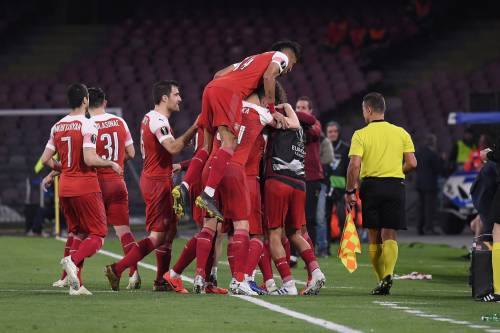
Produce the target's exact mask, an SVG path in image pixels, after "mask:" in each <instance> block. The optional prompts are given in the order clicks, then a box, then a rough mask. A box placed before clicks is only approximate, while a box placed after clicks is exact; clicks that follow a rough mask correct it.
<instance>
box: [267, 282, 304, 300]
mask: <svg viewBox="0 0 500 333" xmlns="http://www.w3.org/2000/svg"><path fill="white" fill-rule="evenodd" d="M298 294H299V293H298V291H297V287H295V281H294V280H290V281H288V282H285V283H283V285H282V286H281V288H279V289H276V290H275V291H273V292H271V293H269V295H272V296H297V295H298Z"/></svg>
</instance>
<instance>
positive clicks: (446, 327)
mask: <svg viewBox="0 0 500 333" xmlns="http://www.w3.org/2000/svg"><path fill="white" fill-rule="evenodd" d="M184 242H185V241H184V240H182V239H176V240H175V242H174V253H173V260H175V259H176V258H177V257H178V254H179V251H180V250H181V249H182V246H183V245H184ZM63 245H64V243H62V242H61V241H58V240H55V239H40V238H15V237H0V264H1V267H0V332H6V333H7V332H9V333H10V332H33V333H35V332H36V333H38V332H72V333H73V332H75V333H76V332H90V333H93V332H95V333H98V332H140V333H153V332H185V333H189V332H197V333H198V332H237V333H240V332H269V333H271V332H273V333H274V332H286V333H292V332H327V331H332V330H329V329H327V328H325V327H322V326H319V325H315V324H312V323H309V322H307V321H304V320H301V319H297V318H294V317H290V316H288V315H284V314H280V313H277V312H273V311H271V310H269V309H266V308H264V307H261V306H259V305H256V304H252V303H250V302H247V301H245V300H242V299H238V298H236V297H231V296H220V295H193V294H189V295H178V294H175V293H172V292H169V293H153V292H152V291H151V286H152V281H153V279H154V272H153V271H151V270H149V269H146V268H142V267H141V268H140V273H141V277H142V282H143V287H142V289H141V290H139V291H136V292H128V291H126V290H125V288H124V287H125V282H126V281H122V289H123V290H122V291H120V292H118V293H114V292H108V290H109V287H108V284H107V281H106V280H105V278H104V275H103V273H102V271H103V267H104V265H106V264H108V263H111V262H113V261H114V259H112V258H109V257H107V256H105V255H102V254H97V255H95V256H94V257H92V258H91V259H89V260H87V261H86V263H85V268H84V272H83V278H84V282H85V286H86V287H87V288H88V289H89V290H91V291H92V292H94V295H93V296H89V297H83V296H82V297H70V296H69V295H67V293H66V291H67V290H61V289H56V288H52V287H51V284H52V282H53V281H55V280H56V279H57V278H58V276H59V273H60V266H59V259H60V257H61V255H62V251H63ZM104 249H105V250H108V251H111V252H114V253H117V254H121V247H120V244H119V242H118V241H117V240H107V241H106V244H105V246H104ZM463 254H465V251H464V250H462V249H456V248H450V247H447V246H435V245H423V244H413V245H411V246H410V245H408V244H401V245H400V251H399V262H398V265H397V267H396V274H398V273H399V274H402V273H409V272H412V271H419V272H425V273H429V274H432V275H433V280H431V281H395V284H394V287H393V290H392V295H390V296H385V297H384V296H371V295H369V292H370V290H371V289H372V288H373V287H374V285H375V278H374V275H373V273H372V270H371V267H370V265H369V260H368V258H367V255H366V254H362V255H360V256H358V258H359V260H358V264H359V268H358V270H357V271H356V272H354V273H353V274H349V273H348V272H347V271H346V269H345V268H344V267H343V266H342V265H341V263H340V261H339V260H338V259H337V258H334V257H332V258H329V259H322V260H320V265H321V268H322V270H323V271H324V273H325V275H326V277H327V284H326V286H327V288H326V289H323V290H322V291H321V294H320V295H318V296H314V297H312V296H310V297H300V296H299V297H271V296H265V297H259V298H260V299H262V300H264V301H265V302H268V303H271V304H276V305H280V306H282V307H284V308H286V309H289V310H293V311H296V312H299V313H302V314H305V315H309V316H312V317H314V318H318V319H323V320H326V321H329V322H332V323H336V324H340V325H343V326H346V327H348V328H351V329H353V330H357V331H362V332H384V333H387V332H426V333H430V332H495V331H497V330H498V332H500V323H495V322H493V323H491V322H484V321H481V315H484V314H491V313H500V305H498V304H482V303H478V302H474V301H473V300H472V299H471V297H470V290H469V288H468V286H467V270H468V263H467V262H466V261H464V260H463V259H460V256H461V255H463ZM154 261H155V258H154V255H150V256H148V257H147V258H146V259H145V260H144V262H146V263H150V264H154ZM222 261H225V258H222ZM219 272H220V273H219V281H220V285H221V286H227V284H228V283H229V269H228V266H227V265H224V264H219ZM192 273H193V265H191V266H190V267H189V269H188V270H187V271H186V272H185V274H186V275H187V276H190V277H192ZM293 274H294V276H295V278H296V279H297V280H302V281H304V280H305V278H306V273H305V271H304V269H303V264H302V263H300V264H299V268H296V269H294V270H293ZM258 278H259V281H260V276H258ZM277 282H278V280H277ZM185 286H186V287H187V288H188V289H190V288H191V286H190V285H189V283H186V284H185ZM298 287H299V288H301V287H303V286H302V285H298Z"/></svg>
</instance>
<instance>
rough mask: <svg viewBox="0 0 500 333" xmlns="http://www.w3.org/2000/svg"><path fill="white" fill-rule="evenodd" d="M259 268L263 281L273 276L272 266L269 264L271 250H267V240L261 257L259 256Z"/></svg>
mask: <svg viewBox="0 0 500 333" xmlns="http://www.w3.org/2000/svg"><path fill="white" fill-rule="evenodd" d="M259 268H260V271H261V272H262V277H263V278H264V282H266V281H267V280H270V279H272V278H273V267H272V266H271V252H270V251H269V241H266V242H265V243H264V250H263V251H262V257H260V261H259Z"/></svg>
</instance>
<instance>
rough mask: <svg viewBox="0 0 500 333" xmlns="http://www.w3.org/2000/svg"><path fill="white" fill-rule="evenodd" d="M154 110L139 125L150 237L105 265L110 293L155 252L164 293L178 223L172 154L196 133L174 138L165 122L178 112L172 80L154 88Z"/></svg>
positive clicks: (177, 94) (156, 288)
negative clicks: (128, 271) (125, 273)
mask: <svg viewBox="0 0 500 333" xmlns="http://www.w3.org/2000/svg"><path fill="white" fill-rule="evenodd" d="M153 99H154V104H155V108H154V110H152V111H150V112H148V113H147V114H146V115H145V116H144V118H143V120H142V124H141V153H142V158H143V159H144V168H143V170H142V175H141V182H140V187H141V192H142V196H143V198H144V201H145V203H146V230H147V231H148V232H149V237H146V238H144V239H143V240H141V241H139V242H138V244H137V245H138V246H137V247H134V248H133V249H132V250H130V252H128V253H127V255H126V256H125V257H124V258H123V259H122V260H120V261H118V262H117V263H114V264H112V265H108V266H106V269H105V273H106V277H107V278H108V280H109V283H110V285H111V288H112V289H113V290H119V288H120V276H121V274H122V272H123V271H124V270H125V269H126V268H127V267H130V266H132V265H137V263H138V262H139V261H140V260H141V259H142V258H144V257H145V256H147V255H148V254H149V253H151V252H152V251H153V250H155V249H156V266H157V268H156V280H155V282H154V285H153V290H154V291H166V290H168V289H169V288H168V285H167V283H166V282H165V280H164V279H163V274H164V273H165V272H167V271H168V268H169V265H170V256H171V249H172V241H173V238H174V237H175V233H176V231H177V220H176V218H175V214H174V212H173V207H172V195H171V189H172V155H175V154H178V153H179V152H181V151H182V149H184V147H185V146H186V145H187V144H188V143H189V141H190V140H191V138H192V137H193V136H194V134H195V133H196V129H197V127H196V123H195V124H193V125H192V126H191V127H190V128H189V129H188V130H187V131H186V132H185V133H184V134H183V135H181V136H180V137H178V138H177V139H174V136H173V134H172V130H171V128H170V124H169V121H168V119H169V118H170V116H171V115H172V113H174V112H179V111H180V103H181V96H180V92H179V84H178V83H177V82H175V81H173V80H170V81H160V82H157V83H155V84H154V86H153Z"/></svg>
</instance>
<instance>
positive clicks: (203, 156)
mask: <svg viewBox="0 0 500 333" xmlns="http://www.w3.org/2000/svg"><path fill="white" fill-rule="evenodd" d="M207 159H208V151H206V150H204V149H198V151H197V152H196V154H194V156H193V158H192V159H191V162H190V163H189V167H188V169H187V170H186V174H185V175H184V179H183V181H185V182H186V183H188V184H189V186H191V185H192V184H193V183H195V182H196V180H198V179H200V175H201V172H202V171H203V166H204V165H205V162H206V161H207Z"/></svg>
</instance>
